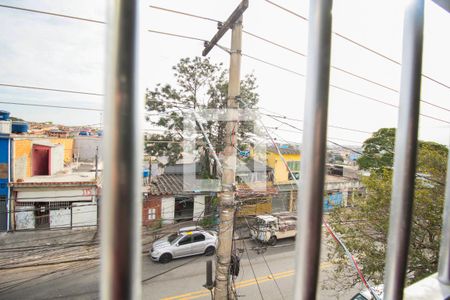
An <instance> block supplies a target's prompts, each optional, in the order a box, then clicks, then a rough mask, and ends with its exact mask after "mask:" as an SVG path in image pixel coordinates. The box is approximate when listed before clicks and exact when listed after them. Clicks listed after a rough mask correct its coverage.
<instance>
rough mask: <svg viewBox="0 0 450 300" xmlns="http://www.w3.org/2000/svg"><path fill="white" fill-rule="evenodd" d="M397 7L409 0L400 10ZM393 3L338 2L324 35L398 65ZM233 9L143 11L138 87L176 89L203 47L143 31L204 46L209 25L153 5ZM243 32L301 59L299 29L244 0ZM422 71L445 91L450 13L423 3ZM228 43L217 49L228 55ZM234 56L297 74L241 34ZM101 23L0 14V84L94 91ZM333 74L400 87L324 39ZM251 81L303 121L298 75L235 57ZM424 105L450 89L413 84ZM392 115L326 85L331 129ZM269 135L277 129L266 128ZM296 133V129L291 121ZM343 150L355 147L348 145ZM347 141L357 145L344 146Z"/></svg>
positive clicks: (25, 97)
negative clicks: (183, 63)
mask: <svg viewBox="0 0 450 300" xmlns="http://www.w3.org/2000/svg"><path fill="white" fill-rule="evenodd" d="M273 1H274V2H276V3H278V4H280V5H282V6H284V7H286V8H289V9H291V10H293V11H295V12H296V13H298V14H300V15H303V16H308V1H305V0H303V1H288V0H273ZM405 2H406V1H405ZM403 3H404V2H402V1H389V0H384V1H380V0H376V1H360V0H335V1H334V8H333V31H334V32H337V33H340V34H342V35H345V36H347V37H350V38H351V39H353V40H355V41H357V42H358V43H360V44H363V45H365V46H367V47H369V48H372V49H374V50H376V51H378V52H380V53H383V54H384V55H386V56H388V57H390V58H392V59H394V60H396V61H401V43H402V26H403V7H402V5H403ZM0 4H3V5H13V6H19V7H25V8H31V9H38V10H44V11H49V12H54V13H61V14H68V15H72V16H78V17H83V18H92V19H97V20H106V12H107V9H106V5H107V3H106V1H89V0H84V1H80V0H77V1H75V0H72V1H66V0H60V1H50V0H49V1H43V0H41V1H18V0H15V1H0ZM238 4H239V1H236V0H233V1H223V0H222V1H212V0H208V1H206V0H203V1H201V0H195V1H187V0H164V1H163V0H160V1H156V0H155V1H142V2H141V10H140V11H141V26H140V27H141V28H140V29H141V35H140V36H141V48H140V50H141V51H140V53H141V59H140V64H139V65H140V67H141V74H142V77H141V83H142V87H143V88H145V87H148V88H151V89H152V88H153V87H154V86H155V85H156V84H157V83H166V82H167V83H173V76H172V74H173V71H172V69H171V67H172V66H173V65H175V64H176V63H177V62H178V61H179V59H180V58H183V57H194V56H200V55H201V52H202V50H203V44H202V42H200V41H191V40H185V39H179V38H175V37H169V36H164V35H159V34H155V33H150V32H147V29H153V30H158V31H165V32H170V33H176V34H182V35H189V36H195V37H199V38H202V39H205V40H209V39H210V38H211V37H212V36H213V35H214V33H215V32H216V30H217V28H216V24H215V23H213V22H210V21H206V20H199V19H195V18H192V17H187V16H182V15H178V14H173V13H169V12H165V11H161V10H157V9H154V8H150V7H149V6H150V5H154V6H160V7H165V8H169V9H174V10H179V11H184V12H188V13H192V14H197V15H201V16H206V17H210V18H213V19H219V20H225V19H226V18H227V17H228V15H229V14H230V13H231V12H232V11H233V10H234V8H235V7H236V6H237V5H238ZM244 29H245V30H246V31H248V32H251V33H254V34H257V35H260V36H262V37H265V38H267V39H269V40H272V41H274V42H276V43H279V44H282V45H285V46H287V47H289V48H292V49H295V50H297V51H299V52H302V53H306V51H307V39H308V38H307V33H308V22H306V21H304V20H302V19H300V18H298V17H296V16H294V15H292V14H289V13H287V12H285V11H283V10H280V9H279V8H276V7H275V6H273V5H271V4H269V3H267V2H266V1H263V0H250V6H249V8H248V9H247V11H246V12H245V15H244ZM424 36H425V40H424V59H423V73H424V74H427V75H428V76H430V77H432V78H435V79H437V80H439V81H441V82H443V83H445V84H446V85H450V76H449V75H450V58H449V56H448V53H450V40H449V39H448V36H450V16H449V15H448V13H446V12H444V11H443V10H442V9H440V8H439V7H437V6H436V5H434V4H433V3H432V2H431V1H426V14H425V35H424ZM229 43H230V35H229V34H227V35H225V36H224V38H223V39H222V41H221V44H222V45H224V46H229ZM242 51H243V53H245V54H248V55H251V56H254V57H257V58H259V59H262V60H266V61H269V62H271V63H273V64H277V65H280V66H282V67H285V68H289V69H291V70H293V71H296V72H298V73H302V74H304V73H305V71H306V59H305V58H304V57H302V56H299V55H296V54H293V53H291V52H289V51H286V50H283V49H280V48H277V47H275V46H273V45H270V44H268V43H265V42H263V41H261V40H258V39H256V38H254V37H252V36H250V35H247V34H244V35H243V49H242ZM105 53H106V50H105V25H103V24H97V23H90V22H83V21H77V20H71V19H67V18H60V17H54V16H48V15H43V14H36V13H31V12H25V11H18V10H13V9H8V8H3V7H0V83H8V84H15V85H31V86H42V87H50V88H56V89H70V90H78V91H84V92H94V93H103V86H104V58H105ZM210 58H211V60H212V61H213V62H217V63H218V62H223V63H224V64H225V66H227V67H228V58H229V55H228V54H227V53H226V52H224V51H222V50H221V49H218V48H215V49H213V50H212V51H211V52H210ZM332 65H334V66H336V67H338V68H342V69H345V70H347V71H350V72H353V73H355V74H357V75H359V76H363V77H365V78H367V79H370V80H372V81H376V82H378V83H381V84H383V85H386V86H388V87H391V88H394V89H396V90H398V89H399V86H400V66H398V65H396V64H395V63H393V62H391V61H388V60H386V59H383V58H380V57H378V56H376V55H374V54H373V53H370V52H369V51H367V50H364V49H362V48H360V47H358V46H356V45H354V44H352V43H350V42H348V41H346V40H344V39H342V38H339V37H338V36H336V35H333V39H332ZM248 73H253V74H255V76H256V77H257V81H258V86H259V88H258V92H259V94H260V96H261V101H260V107H261V108H264V109H267V110H269V111H272V112H276V113H277V114H280V115H286V116H288V117H293V118H298V119H303V109H304V98H305V89H304V87H305V84H304V82H305V81H304V78H302V77H300V76H298V75H295V74H292V73H289V72H286V71H283V70H280V69H277V68H274V67H272V66H269V65H266V64H263V63H261V62H257V61H254V60H252V59H249V58H247V57H243V58H242V75H245V74H248ZM331 82H332V83H333V84H335V85H338V86H341V87H343V88H345V89H349V90H352V91H355V92H357V93H360V94H364V95H367V96H370V97H373V98H377V99H379V100H382V101H384V102H388V103H391V104H398V99H399V96H398V94H397V93H396V92H393V91H390V90H388V89H385V88H382V87H380V86H376V85H374V84H371V83H368V82H366V81H363V80H361V79H357V78H354V77H352V76H349V75H348V74H345V73H342V72H340V71H337V70H332V71H331ZM422 99H423V100H426V101H428V102H432V103H434V104H437V105H439V106H442V107H444V108H446V109H450V90H449V89H447V88H445V87H443V86H441V85H438V84H436V83H434V82H432V81H430V80H428V79H423V81H422ZM0 101H7V102H8V101H14V102H22V103H41V104H50V105H62V106H77V107H90V108H102V106H103V98H102V97H98V96H87V95H76V94H67V93H57V92H50V91H37V90H36V91H33V90H25V89H17V88H10V87H0ZM0 108H1V109H5V110H8V111H11V112H12V114H13V115H14V116H17V117H21V118H24V119H26V120H29V121H53V122H55V123H62V124H68V125H83V124H97V123H100V122H101V121H102V116H101V113H100V112H93V111H77V110H67V109H56V108H39V107H27V106H17V105H7V104H1V103H0ZM421 112H422V113H423V114H426V115H429V116H432V117H435V118H439V119H444V120H446V121H447V120H449V121H450V118H449V117H450V112H449V111H447V110H443V109H440V108H436V107H433V106H430V105H428V104H425V103H422V105H421ZM397 115H398V110H397V109H396V108H394V107H391V106H387V105H383V104H380V103H377V102H374V101H370V100H368V99H365V98H362V97H360V96H356V95H352V94H349V93H346V92H344V91H341V90H337V89H335V88H331V89H330V107H329V124H330V125H334V126H341V127H348V128H353V129H358V130H362V131H368V132H373V131H376V130H377V129H378V128H381V127H396V125H397ZM265 120H266V122H267V124H268V125H269V126H271V127H274V126H278V127H279V126H280V124H277V123H276V122H275V121H270V120H269V119H265ZM289 122H291V123H292V124H294V125H296V126H298V127H300V128H301V127H302V124H301V122H295V121H289ZM281 129H283V130H278V131H276V134H277V135H279V138H280V139H281V138H282V139H285V140H289V141H301V134H298V133H294V132H290V130H292V128H289V127H287V126H286V125H284V126H281ZM449 133H450V130H449V124H448V123H444V122H440V121H437V120H432V119H429V118H426V117H421V118H420V138H421V139H424V140H433V141H437V142H440V143H444V144H446V145H448V143H449ZM328 136H329V137H330V139H333V138H336V140H335V141H336V142H339V143H343V144H355V143H354V142H362V141H364V140H365V139H366V138H367V137H368V136H369V134H366V133H361V132H351V131H346V130H342V129H336V128H329V130H328ZM350 141H352V142H350ZM353 141H354V142H353Z"/></svg>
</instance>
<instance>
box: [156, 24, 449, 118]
mask: <svg viewBox="0 0 450 300" xmlns="http://www.w3.org/2000/svg"><path fill="white" fill-rule="evenodd" d="M149 31H150V32H154V33H158V34H163V35H168V36H175V37H182V38H189V39H192V40H199V41H204V40H203V39H200V38H196V37H191V36H179V35H177V34H173V33H168V32H163V31H153V30H149ZM241 55H242V56H244V57H248V58H250V59H253V60H256V61H258V62H261V63H264V64H267V65H270V66H272V67H275V68H278V69H280V70H283V71H286V72H289V73H292V74H295V75H298V76H300V77H303V78H304V77H305V75H304V74H301V73H299V72H296V71H293V70H291V69H288V68H285V67H282V66H280V65H277V64H274V63H271V62H269V61H267V60H263V59H260V58H257V57H254V56H251V55H248V54H246V53H241ZM330 86H331V87H333V88H335V89H338V90H341V91H343V92H346V93H349V94H352V95H355V96H359V97H362V98H365V99H368V100H371V101H374V102H377V103H380V104H384V105H387V106H391V107H394V108H397V109H398V108H399V107H398V106H397V105H395V104H392V103H389V102H385V101H383V100H380V99H377V98H374V97H371V96H367V95H364V94H361V93H359V92H355V91H353V90H350V89H347V88H344V87H341V86H338V85H336V84H332V83H330ZM419 114H420V115H421V116H423V117H425V118H429V119H432V120H435V121H439V122H442V123H445V124H450V122H448V121H445V120H443V119H440V118H436V117H433V116H430V115H427V114H423V113H419Z"/></svg>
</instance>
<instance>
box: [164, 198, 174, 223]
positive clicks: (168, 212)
mask: <svg viewBox="0 0 450 300" xmlns="http://www.w3.org/2000/svg"><path fill="white" fill-rule="evenodd" d="M174 216H175V198H174V197H164V198H162V199H161V218H162V223H163V224H173V223H174Z"/></svg>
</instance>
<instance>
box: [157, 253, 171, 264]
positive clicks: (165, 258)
mask: <svg viewBox="0 0 450 300" xmlns="http://www.w3.org/2000/svg"><path fill="white" fill-rule="evenodd" d="M171 260H172V255H171V254H170V253H164V254H163V255H161V257H160V258H159V262H160V263H163V264H166V263H168V262H169V261H171Z"/></svg>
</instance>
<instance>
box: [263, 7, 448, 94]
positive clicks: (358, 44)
mask: <svg viewBox="0 0 450 300" xmlns="http://www.w3.org/2000/svg"><path fill="white" fill-rule="evenodd" d="M264 1H266V2H267V3H269V4H271V5H273V6H275V7H278V8H279V9H282V10H284V11H286V12H288V13H290V14H292V15H294V16H296V17H298V18H300V19H302V20H304V21H308V18H306V17H304V16H302V15H300V14H298V13H296V12H294V11H292V10H289V9H287V8H285V7H283V6H281V5H279V4H276V3H274V2H272V1H270V0H264ZM332 33H333V34H334V35H336V36H338V37H340V38H342V39H344V40H346V41H348V42H350V43H352V44H354V45H356V46H358V47H361V48H363V49H365V50H367V51H369V52H371V53H373V54H375V55H377V56H379V57H381V58H384V59H386V60H388V61H390V62H393V63H394V64H396V65H399V66H400V65H401V63H400V62H399V61H397V60H395V59H393V58H390V57H388V56H387V55H384V54H382V53H381V52H379V51H376V50H374V49H372V48H369V47H367V46H365V45H363V44H361V43H359V42H357V41H355V40H353V39H351V38H349V37H347V36H345V35H343V34H341V33H338V32H335V31H333V32H332ZM422 77H425V78H427V79H429V80H431V81H433V82H435V83H437V84H439V85H441V86H443V87H445V88H447V89H450V86H449V85H447V84H445V83H443V82H441V81H439V80H437V79H434V78H432V77H430V76H429V75H426V74H422Z"/></svg>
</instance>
